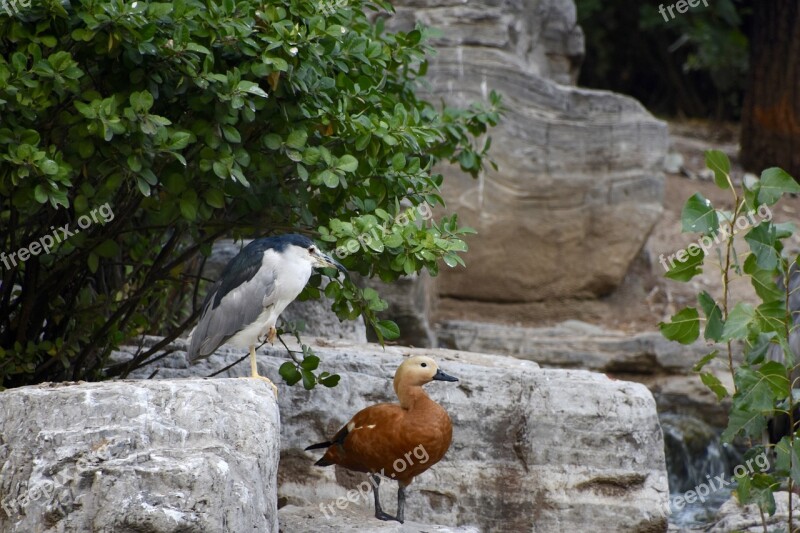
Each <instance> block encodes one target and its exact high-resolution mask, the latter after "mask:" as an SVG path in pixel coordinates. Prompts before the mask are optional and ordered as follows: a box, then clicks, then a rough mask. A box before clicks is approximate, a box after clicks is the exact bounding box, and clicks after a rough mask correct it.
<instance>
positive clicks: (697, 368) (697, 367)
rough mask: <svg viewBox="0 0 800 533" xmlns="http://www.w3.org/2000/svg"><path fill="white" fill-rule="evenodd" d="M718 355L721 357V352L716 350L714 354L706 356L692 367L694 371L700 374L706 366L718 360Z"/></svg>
mask: <svg viewBox="0 0 800 533" xmlns="http://www.w3.org/2000/svg"><path fill="white" fill-rule="evenodd" d="M717 355H719V350H714V351H713V352H711V353H709V354H706V355H704V356H703V358H702V359H700V360H699V361H698V362H697V363H695V365H694V366H693V367H692V371H694V372H700V371H701V370H702V369H703V367H704V366H706V365H707V364H708V363H710V362H711V361H713V360H714V359H716V358H717Z"/></svg>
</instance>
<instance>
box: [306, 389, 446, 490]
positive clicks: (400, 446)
mask: <svg viewBox="0 0 800 533" xmlns="http://www.w3.org/2000/svg"><path fill="white" fill-rule="evenodd" d="M414 392H415V394H414V395H415V398H414V401H413V403H412V404H411V405H410V406H409V407H408V408H403V407H401V406H400V405H399V404H389V403H382V404H378V405H373V406H370V407H367V408H366V409H364V410H362V411H359V412H358V414H356V415H355V416H354V417H353V418H352V419H351V420H350V422H348V424H347V425H346V426H345V427H343V428H342V429H341V430H340V431H339V433H337V434H336V437H334V438H333V441H332V442H333V443H332V445H331V446H330V447H329V448H328V450H327V451H326V452H325V455H324V456H323V457H322V460H321V461H320V464H336V465H340V466H343V467H345V468H347V469H350V470H355V471H356V472H367V473H370V474H381V475H383V476H385V477H389V478H392V479H396V480H397V481H398V482H399V483H400V484H402V485H408V484H409V483H411V481H412V480H413V479H414V478H415V477H416V476H418V475H419V474H421V473H422V472H424V471H426V470H427V469H428V468H430V467H431V466H433V465H435V464H436V463H438V462H439V461H440V460H441V459H442V457H444V454H445V452H447V450H448V448H450V443H451V441H452V439H453V424H452V423H451V421H450V416H448V414H447V412H446V411H445V410H444V409H443V408H442V407H441V406H440V405H439V404H437V403H436V402H434V401H433V400H431V399H430V398H429V397H428V395H427V394H425V392H424V391H423V390H422V388H421V387H417V391H414Z"/></svg>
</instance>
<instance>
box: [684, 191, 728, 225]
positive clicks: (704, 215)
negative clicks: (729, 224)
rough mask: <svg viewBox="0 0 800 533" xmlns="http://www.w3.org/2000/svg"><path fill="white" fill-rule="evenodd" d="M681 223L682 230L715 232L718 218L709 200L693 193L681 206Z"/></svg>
mask: <svg viewBox="0 0 800 533" xmlns="http://www.w3.org/2000/svg"><path fill="white" fill-rule="evenodd" d="M681 225H682V228H683V231H684V232H695V233H703V234H715V233H716V232H717V231H718V230H719V218H718V217H717V211H716V210H715V209H714V206H712V205H711V202H710V201H708V200H707V199H706V198H704V197H703V195H702V194H700V193H695V194H694V195H693V196H692V197H691V198H689V199H688V200H687V201H686V205H684V206H683V211H682V213H681Z"/></svg>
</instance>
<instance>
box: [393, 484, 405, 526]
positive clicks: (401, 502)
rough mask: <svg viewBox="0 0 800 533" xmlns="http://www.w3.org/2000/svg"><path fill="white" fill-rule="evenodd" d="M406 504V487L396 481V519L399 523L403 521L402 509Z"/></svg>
mask: <svg viewBox="0 0 800 533" xmlns="http://www.w3.org/2000/svg"><path fill="white" fill-rule="evenodd" d="M405 506H406V488H405V487H404V486H403V485H402V484H400V483H398V485H397V518H396V519H395V520H397V521H398V522H400V523H401V524H402V523H403V514H404V513H403V511H404V508H405Z"/></svg>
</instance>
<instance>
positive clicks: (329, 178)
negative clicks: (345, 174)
mask: <svg viewBox="0 0 800 533" xmlns="http://www.w3.org/2000/svg"><path fill="white" fill-rule="evenodd" d="M320 178H322V183H324V184H325V186H326V187H330V188H331V189H333V188H334V187H336V186H337V185H339V176H337V175H336V174H335V173H334V172H331V171H330V170H323V171H322V173H321V174H320Z"/></svg>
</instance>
